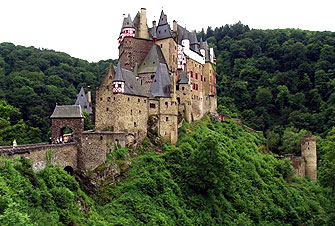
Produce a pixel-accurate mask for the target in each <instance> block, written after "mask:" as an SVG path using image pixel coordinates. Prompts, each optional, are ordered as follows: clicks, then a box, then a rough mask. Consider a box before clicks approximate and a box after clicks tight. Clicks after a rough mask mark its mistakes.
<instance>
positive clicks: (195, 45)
mask: <svg viewBox="0 0 335 226" xmlns="http://www.w3.org/2000/svg"><path fill="white" fill-rule="evenodd" d="M177 30H178V44H180V45H181V42H182V40H184V39H188V40H190V47H191V49H192V50H193V51H194V52H196V53H199V54H200V49H199V45H200V43H199V41H198V39H197V34H196V33H195V31H192V32H189V31H188V30H187V29H186V28H183V27H182V26H180V25H177Z"/></svg>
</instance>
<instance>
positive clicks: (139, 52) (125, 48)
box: [119, 37, 153, 71]
mask: <svg viewBox="0 0 335 226" xmlns="http://www.w3.org/2000/svg"><path fill="white" fill-rule="evenodd" d="M152 44H153V43H152V40H147V39H142V38H131V37H126V38H124V41H123V44H121V45H120V47H119V61H120V64H121V68H124V69H127V70H130V71H134V68H135V65H136V63H137V64H138V65H141V63H142V62H143V60H144V59H145V57H146V56H147V54H148V52H149V51H150V49H151V47H152Z"/></svg>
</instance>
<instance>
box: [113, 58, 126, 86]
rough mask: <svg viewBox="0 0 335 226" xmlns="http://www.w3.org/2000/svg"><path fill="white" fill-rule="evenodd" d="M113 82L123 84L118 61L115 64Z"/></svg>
mask: <svg viewBox="0 0 335 226" xmlns="http://www.w3.org/2000/svg"><path fill="white" fill-rule="evenodd" d="M113 82H124V78H123V73H122V70H121V66H120V61H119V62H118V63H117V67H116V69H115V75H114V79H113Z"/></svg>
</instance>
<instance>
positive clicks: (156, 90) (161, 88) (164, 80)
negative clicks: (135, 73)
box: [149, 63, 171, 97]
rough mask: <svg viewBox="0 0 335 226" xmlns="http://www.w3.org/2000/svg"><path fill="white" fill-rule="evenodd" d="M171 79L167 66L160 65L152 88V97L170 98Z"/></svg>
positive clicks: (150, 91)
mask: <svg viewBox="0 0 335 226" xmlns="http://www.w3.org/2000/svg"><path fill="white" fill-rule="evenodd" d="M170 85H171V78H170V73H169V70H168V68H167V65H166V64H164V63H159V65H158V67H157V71H156V74H155V77H154V79H153V81H152V84H151V86H150V90H149V93H150V96H153V97H170Z"/></svg>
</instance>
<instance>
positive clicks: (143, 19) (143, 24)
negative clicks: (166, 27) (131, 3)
mask: <svg viewBox="0 0 335 226" xmlns="http://www.w3.org/2000/svg"><path fill="white" fill-rule="evenodd" d="M138 37H139V38H144V39H149V32H148V25H147V12H146V9H145V8H141V15H140V24H139V31H138Z"/></svg>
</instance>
